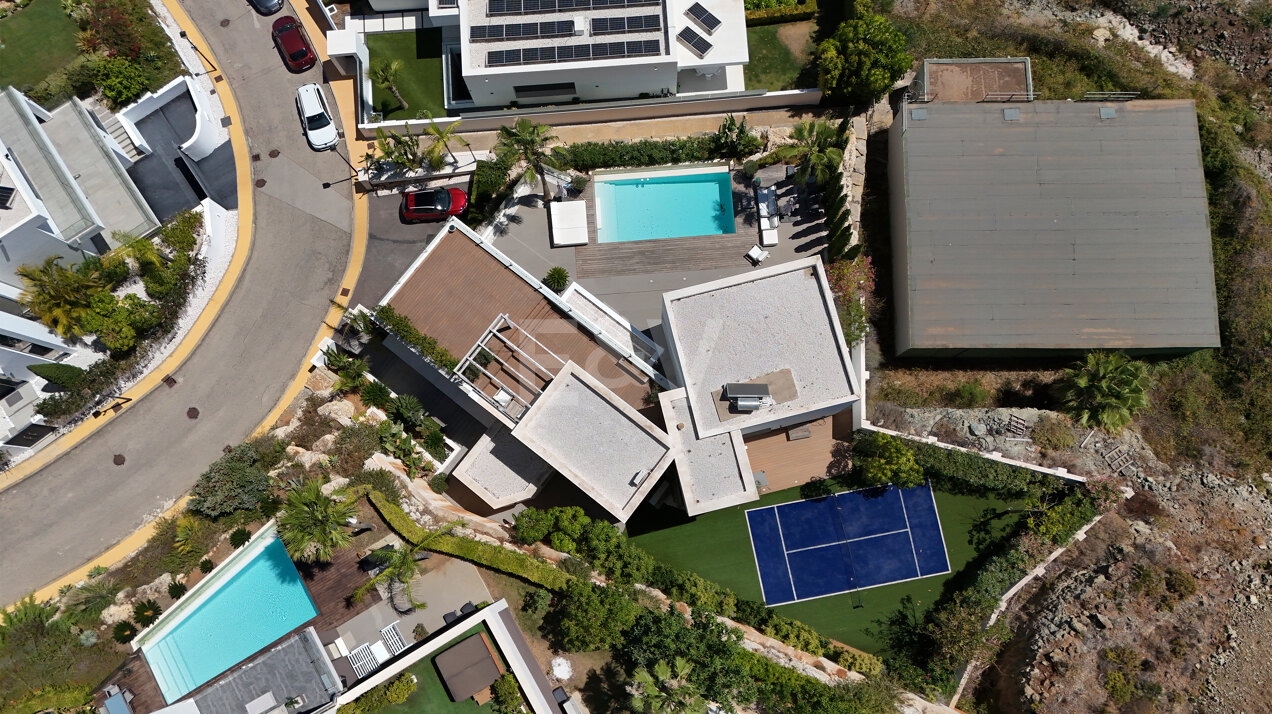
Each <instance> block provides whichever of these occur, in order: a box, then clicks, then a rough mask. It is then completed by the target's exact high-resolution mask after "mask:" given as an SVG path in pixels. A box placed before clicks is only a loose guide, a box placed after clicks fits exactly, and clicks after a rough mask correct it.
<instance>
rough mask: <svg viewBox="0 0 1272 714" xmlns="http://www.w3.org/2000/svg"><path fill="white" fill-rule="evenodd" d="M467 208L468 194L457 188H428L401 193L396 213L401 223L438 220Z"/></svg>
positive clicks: (457, 213) (456, 214)
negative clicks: (400, 204)
mask: <svg viewBox="0 0 1272 714" xmlns="http://www.w3.org/2000/svg"><path fill="white" fill-rule="evenodd" d="M465 208H468V194H466V193H464V192H463V191H461V190H459V189H457V188H429V189H424V190H422V191H407V192H406V193H404V194H402V208H401V209H399V210H398V215H400V216H401V217H402V222H403V223H420V222H421V221H440V220H444V219H446V218H448V217H450V216H458V215H459V214H461V213H463V212H464V209H465Z"/></svg>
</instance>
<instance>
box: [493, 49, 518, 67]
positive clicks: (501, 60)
mask: <svg viewBox="0 0 1272 714" xmlns="http://www.w3.org/2000/svg"><path fill="white" fill-rule="evenodd" d="M510 64H521V50H519V49H517V50H491V51H490V52H487V53H486V66H487V67H503V66H506V65H510Z"/></svg>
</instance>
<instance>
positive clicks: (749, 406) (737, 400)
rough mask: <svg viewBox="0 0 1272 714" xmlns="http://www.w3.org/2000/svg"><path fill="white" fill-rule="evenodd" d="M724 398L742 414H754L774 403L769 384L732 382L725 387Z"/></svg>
mask: <svg viewBox="0 0 1272 714" xmlns="http://www.w3.org/2000/svg"><path fill="white" fill-rule="evenodd" d="M724 396H725V398H726V399H728V400H729V401H731V402H733V407H734V408H735V409H737V410H738V411H740V412H753V411H755V410H756V409H759V408H760V407H763V406H768V405H770V404H772V403H773V395H772V394H771V393H770V392H769V386H768V385H767V384H751V383H746V382H730V383H729V384H726V385H724Z"/></svg>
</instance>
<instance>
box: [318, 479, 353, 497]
mask: <svg viewBox="0 0 1272 714" xmlns="http://www.w3.org/2000/svg"><path fill="white" fill-rule="evenodd" d="M348 485H349V479H347V478H333V479H331V480H330V481H328V482H327V483H324V484H323V485H322V492H323V493H325V494H327V495H328V496H330V495H331V494H333V493H335V492H336V491H338V490H340V489H342V488H344V487H345V486H348Z"/></svg>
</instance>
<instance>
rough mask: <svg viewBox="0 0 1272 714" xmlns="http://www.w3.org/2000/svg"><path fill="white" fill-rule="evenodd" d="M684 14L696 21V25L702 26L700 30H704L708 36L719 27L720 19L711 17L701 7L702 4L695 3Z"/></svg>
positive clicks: (709, 13)
mask: <svg viewBox="0 0 1272 714" xmlns="http://www.w3.org/2000/svg"><path fill="white" fill-rule="evenodd" d="M685 14H686V15H688V16H689V17H692V18H693V19H694V20H697V21H698V24H699V25H702V29H704V30H706V31H707V33H708V34H710V33H712V32H715V31H716V28H717V27H719V26H720V18H718V17H716V16H715V15H712V14H711V11H710V10H708V9H706V8H705V7H703V6H702V3H697V2H696V3H694V4H692V5H690V6H689V9H688V10H687V11H686V12H685ZM708 49H710V47H708Z"/></svg>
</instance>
